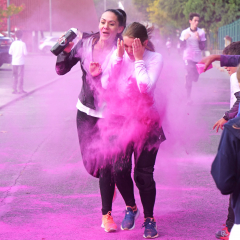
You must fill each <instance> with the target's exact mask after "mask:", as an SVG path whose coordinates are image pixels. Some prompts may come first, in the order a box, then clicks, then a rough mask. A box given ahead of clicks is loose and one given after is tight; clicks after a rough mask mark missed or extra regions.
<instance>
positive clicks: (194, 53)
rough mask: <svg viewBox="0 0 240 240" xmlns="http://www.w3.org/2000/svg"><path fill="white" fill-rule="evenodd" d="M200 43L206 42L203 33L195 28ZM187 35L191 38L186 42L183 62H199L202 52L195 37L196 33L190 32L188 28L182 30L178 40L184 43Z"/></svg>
mask: <svg viewBox="0 0 240 240" xmlns="http://www.w3.org/2000/svg"><path fill="white" fill-rule="evenodd" d="M197 32H198V34H199V38H200V41H206V37H205V32H204V30H203V29H201V28H197ZM187 33H189V34H190V35H191V37H189V38H188V39H187V40H186V44H187V45H186V48H185V49H184V53H183V60H192V61H194V62H199V61H200V60H201V59H202V50H201V49H200V48H199V41H198V38H197V37H196V35H195V34H196V32H192V31H191V30H190V27H189V28H187V29H185V30H183V31H182V33H181V36H180V38H179V39H180V40H181V41H184V39H185V35H186V34H187Z"/></svg>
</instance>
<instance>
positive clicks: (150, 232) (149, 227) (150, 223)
mask: <svg viewBox="0 0 240 240" xmlns="http://www.w3.org/2000/svg"><path fill="white" fill-rule="evenodd" d="M142 227H145V230H144V234H143V237H144V238H156V237H158V232H157V224H156V221H155V219H154V218H149V217H148V218H145V221H144V223H143V225H142Z"/></svg>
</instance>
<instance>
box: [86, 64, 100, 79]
mask: <svg viewBox="0 0 240 240" xmlns="http://www.w3.org/2000/svg"><path fill="white" fill-rule="evenodd" d="M89 72H90V74H91V75H92V76H93V77H96V76H98V75H99V74H101V73H102V68H101V64H99V63H97V62H90V65H89Z"/></svg>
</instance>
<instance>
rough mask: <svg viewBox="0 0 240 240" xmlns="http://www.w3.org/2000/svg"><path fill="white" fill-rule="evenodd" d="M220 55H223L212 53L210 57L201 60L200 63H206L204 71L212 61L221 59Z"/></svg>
mask: <svg viewBox="0 0 240 240" xmlns="http://www.w3.org/2000/svg"><path fill="white" fill-rule="evenodd" d="M220 57H221V55H210V56H208V57H205V58H203V59H202V60H201V61H200V63H204V64H205V67H204V69H203V71H204V72H205V71H206V70H207V68H208V67H209V65H210V64H211V63H212V62H215V61H220Z"/></svg>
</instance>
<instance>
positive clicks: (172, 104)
mask: <svg viewBox="0 0 240 240" xmlns="http://www.w3.org/2000/svg"><path fill="white" fill-rule="evenodd" d="M29 59H30V57H29ZM164 61H165V64H164V69H163V72H162V76H161V79H160V81H159V83H158V86H157V89H156V98H157V104H158V106H159V109H160V110H161V113H162V117H163V128H164V130H165V133H166V137H167V141H165V142H164V143H163V144H162V145H161V149H160V151H159V154H158V156H157V163H156V167H155V180H156V183H157V198H156V205H155V218H156V221H157V224H158V231H159V235H160V236H159V239H165V240H170V239H181V240H183V239H184V240H186V239H204V240H211V239H215V232H216V231H217V230H220V229H221V227H222V224H223V223H224V222H225V220H226V214H227V207H228V196H222V195H221V194H220V192H219V191H218V190H217V189H216V187H215V184H214V182H213V180H212V178H211V175H210V166H211V163H212V161H213V159H214V155H215V154H216V151H217V147H218V143H219V139H220V133H215V132H214V131H213V130H212V126H213V124H214V123H215V122H216V121H217V120H218V119H219V118H220V117H221V116H222V115H223V113H224V112H225V111H226V110H227V109H228V107H229V95H230V93H229V77H228V76H227V74H226V73H224V72H220V71H219V70H218V69H217V68H214V69H212V70H209V72H207V73H204V74H202V75H201V77H200V79H199V82H198V83H196V84H194V86H193V94H192V99H193V104H192V105H187V104H186V99H185V97H184V69H183V63H182V61H181V59H180V57H179V56H178V55H177V54H176V53H175V52H174V53H171V55H170V56H169V55H167V54H164ZM52 63H53V60H52V57H51V56H48V57H47V56H44V57H41V56H38V57H37V56H36V57H34V58H32V59H31V61H29V64H28V66H26V74H27V76H29V77H28V80H26V86H27V85H28V84H29V82H28V81H30V79H35V78H36V77H37V73H36V71H32V70H31V69H32V68H33V69H34V66H36V64H39V65H38V66H41V64H43V65H44V66H47V67H43V70H42V75H41V78H43V79H44V80H45V81H46V82H48V81H51V79H53V78H55V77H56V76H54V73H53V70H52V68H53V64H52ZM8 67H9V66H6V68H8ZM76 69H77V68H76ZM51 74H53V75H51ZM80 77H81V72H80V70H79V71H78V70H76V71H75V72H74V73H72V74H69V75H66V76H64V77H62V78H60V79H59V80H57V81H55V82H54V83H53V84H51V85H48V86H47V87H45V88H41V89H39V90H38V91H35V92H33V93H32V94H29V95H27V96H25V97H24V98H21V99H20V100H18V101H15V102H13V103H12V104H10V105H8V106H6V107H5V108H3V109H1V110H0V159H1V160H0V239H1V240H43V239H44V240H55V239H58V240H59V239H64V240H78V239H143V237H142V235H143V229H142V228H141V225H142V223H143V214H142V206H141V202H140V199H139V194H138V191H137V189H135V194H136V201H137V205H138V206H139V209H140V212H141V214H140V217H139V218H138V220H137V221H136V227H135V229H134V230H132V231H121V230H120V227H119V230H118V231H117V232H115V233H106V232H104V230H103V229H102V228H101V227H100V225H101V211H100V209H101V199H100V194H99V187H98V180H97V179H95V178H93V177H91V176H90V175H88V174H87V172H86V171H85V169H84V167H83V164H82V160H81V154H80V150H79V146H78V139H77V132H76V124H75V118H76V112H77V111H76V107H75V105H76V101H77V96H78V94H79V91H80V87H81V79H80ZM3 78H4V81H8V80H9V79H11V71H0V79H1V81H3ZM1 83H2V82H1ZM0 88H1V86H0ZM26 90H27V89H26ZM123 211H124V202H123V200H122V198H121V196H120V194H118V196H117V199H116V201H115V202H114V204H113V212H112V215H113V218H114V220H115V222H116V223H117V225H118V226H120V223H121V221H122V219H123V217H124V213H123Z"/></svg>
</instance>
